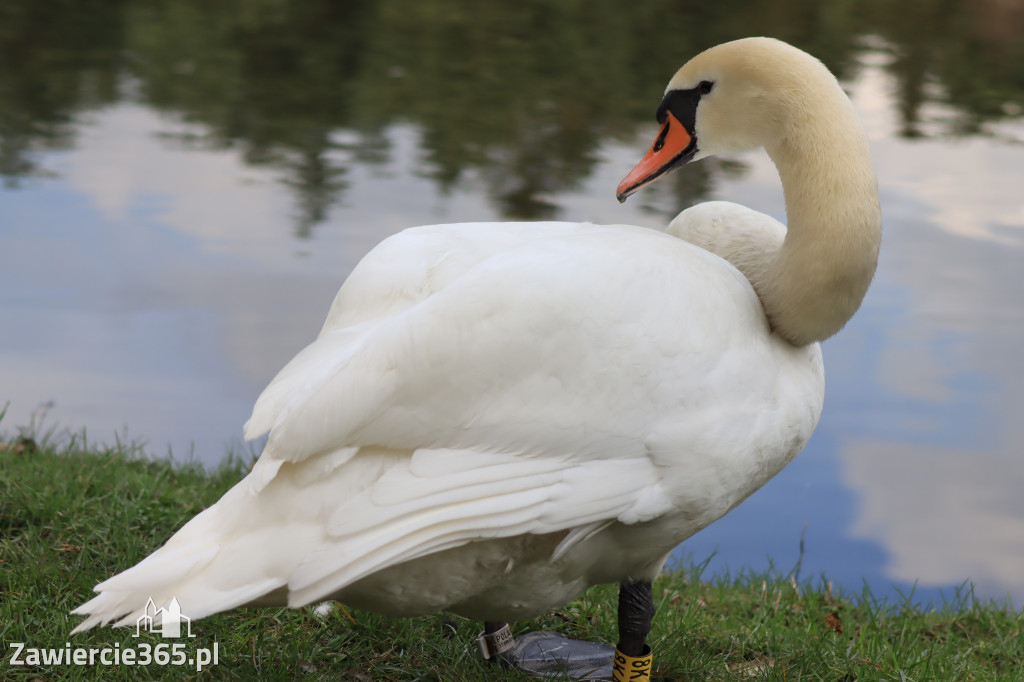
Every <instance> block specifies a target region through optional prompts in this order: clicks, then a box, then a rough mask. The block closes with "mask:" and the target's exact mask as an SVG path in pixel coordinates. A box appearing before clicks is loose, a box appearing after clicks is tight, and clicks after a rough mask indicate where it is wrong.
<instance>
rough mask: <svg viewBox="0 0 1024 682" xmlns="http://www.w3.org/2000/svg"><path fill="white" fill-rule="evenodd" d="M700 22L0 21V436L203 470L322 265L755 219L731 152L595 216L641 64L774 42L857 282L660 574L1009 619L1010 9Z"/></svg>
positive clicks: (703, 16)
mask: <svg viewBox="0 0 1024 682" xmlns="http://www.w3.org/2000/svg"><path fill="white" fill-rule="evenodd" d="M712 4H713V5H714V7H709V6H708V5H707V3H687V2H671V3H670V2H651V3H645V4H644V5H643V7H642V8H641V7H638V6H637V5H636V3H630V5H632V6H627V5H620V4H616V3H594V2H588V3H563V2H559V3H555V2H553V1H552V2H541V1H538V2H535V3H522V2H496V3H491V4H489V5H487V6H486V7H484V6H481V7H480V8H479V9H478V10H474V11H473V12H469V11H468V10H458V9H453V8H451V7H449V6H448V4H446V3H442V2H429V1H421V2H408V1H406V2H399V1H394V2H379V3H370V2H363V3H360V2H351V3H332V2H328V1H327V0H323V1H321V2H311V3H305V4H304V5H303V8H302V9H301V10H300V9H295V8H294V7H292V6H291V5H290V4H287V3H283V2H280V3H279V2H274V1H273V0H270V1H267V2H263V3H259V4H257V5H253V4H252V3H241V2H234V1H227V2H223V3H208V2H199V1H198V0H182V1H175V2H171V1H170V0H166V1H159V0H150V1H145V2H144V1H142V0H140V1H138V2H135V1H132V0H123V1H121V2H115V1H109V2H100V1H99V0H88V1H83V2H81V3H77V4H76V5H74V7H73V8H69V6H66V5H65V4H61V5H60V6H59V11H58V7H57V4H56V0H32V1H31V2H29V1H27V0H26V1H21V2H18V1H13V0H12V1H11V2H8V3H6V4H5V9H4V10H2V13H3V21H0V26H2V27H3V28H2V29H0V49H2V50H3V54H4V55H5V57H4V59H0V176H2V178H3V186H2V188H0V320H2V322H0V332H2V333H0V405H2V404H3V403H8V408H7V413H6V415H5V417H4V419H3V421H2V423H0V427H2V428H3V430H4V431H6V432H7V433H14V432H16V431H18V430H19V429H22V428H29V427H30V426H32V425H34V426H35V427H36V428H37V429H39V428H41V429H42V430H43V431H45V430H46V428H47V427H48V425H58V426H59V428H60V430H61V431H60V432H58V433H57V434H55V436H54V437H57V438H60V437H62V436H61V435H60V434H61V433H65V432H71V433H81V431H82V430H84V431H85V432H86V434H87V436H88V438H89V439H90V440H98V441H106V442H113V441H114V440H115V439H117V440H122V441H133V440H144V441H145V442H146V449H147V451H148V452H149V453H151V454H152V455H153V456H166V454H167V453H168V452H169V451H170V452H172V453H173V454H174V456H175V457H179V458H184V457H188V456H192V457H195V458H197V459H199V460H201V461H203V462H205V463H208V464H214V463H216V462H218V461H219V460H221V459H222V458H223V457H225V456H226V454H227V453H228V452H229V451H230V450H231V449H236V450H237V449H239V448H241V447H243V446H241V437H240V434H241V425H242V423H243V422H244V421H245V420H246V419H247V417H248V413H249V410H250V409H251V407H252V404H253V402H254V401H255V399H256V397H257V395H258V394H259V392H260V390H261V389H262V388H263V386H264V385H265V384H266V383H267V382H268V381H269V380H270V378H271V377H272V376H273V375H274V373H275V372H276V371H277V370H278V369H279V368H280V367H281V366H282V365H283V364H284V363H285V362H286V361H287V360H288V359H289V358H290V357H291V356H292V355H294V354H295V353H296V352H297V351H298V350H299V349H300V348H302V347H303V346H304V345H305V344H306V343H308V342H309V341H310V340H311V339H312V338H313V337H314V336H315V335H316V333H317V332H318V331H319V328H320V324H321V323H322V320H323V316H324V315H325V313H326V310H327V307H328V305H329V304H330V301H331V299H332V297H333V295H334V293H335V291H336V290H337V288H338V287H339V286H340V284H341V282H342V281H343V280H344V278H345V277H346V275H347V274H348V272H349V271H350V270H351V268H352V267H353V265H354V264H355V263H356V262H357V261H358V260H359V259H360V258H361V257H362V255H363V254H365V253H366V252H367V251H368V250H369V249H370V248H371V247H372V246H373V245H374V244H376V243H377V242H378V241H380V240H381V239H383V238H384V237H386V236H388V235H390V234H393V233H395V232H397V231H399V230H401V229H403V228H405V227H408V226H411V225H416V224H423V223H434V222H455V221H462V220H473V221H476V220H507V219H538V218H545V219H546V218H557V219H566V220H590V221H594V222H617V223H618V222H622V223H634V224H641V225H649V226H652V227H660V226H663V225H665V224H666V223H667V221H668V220H669V219H670V218H671V217H672V216H673V215H675V213H677V212H678V211H679V210H681V209H682V208H685V207H686V206H688V205H690V204H692V203H694V202H696V201H700V200H704V199H729V200H732V201H737V202H740V203H744V204H747V205H749V206H752V207H754V208H757V209H759V210H761V211H765V212H767V213H770V214H772V215H775V216H777V217H779V218H780V219H781V218H784V210H783V203H782V194H781V190H780V187H779V184H778V179H777V177H776V175H775V171H774V168H773V167H772V165H771V163H770V161H768V159H767V157H766V156H765V155H764V154H763V153H751V154H745V155H740V156H736V157H733V158H727V159H713V160H708V161H704V162H701V163H699V164H695V165H693V166H691V167H687V168H686V169H684V171H683V172H680V173H678V174H676V175H675V176H672V177H671V178H670V179H668V180H666V181H665V182H663V183H661V184H659V185H655V186H653V187H651V188H650V189H649V190H647V191H645V192H643V193H641V194H640V195H637V196H636V197H634V198H632V199H631V200H630V201H629V202H627V203H626V204H624V205H621V206H620V205H619V204H618V203H617V202H616V201H615V198H614V190H615V186H616V185H617V183H618V181H619V180H620V179H621V178H622V176H623V175H624V174H625V173H626V172H627V171H628V170H629V169H630V168H631V167H632V166H633V164H634V163H635V162H636V161H637V160H638V159H639V157H640V155H642V153H643V152H644V151H645V150H646V147H647V145H649V143H650V139H652V136H653V134H654V130H655V126H654V122H653V114H654V110H655V108H656V107H657V104H658V102H659V99H660V96H661V92H662V89H663V87H664V83H665V82H666V81H667V79H668V78H669V77H670V76H671V74H672V73H673V72H674V70H675V69H676V68H677V67H678V66H679V65H680V64H682V62H684V61H685V60H686V59H687V58H688V57H689V56H692V55H693V54H695V53H696V52H698V51H699V50H700V49H703V48H704V47H707V46H709V45H711V44H714V43H718V42H722V41H724V40H728V39H732V38H736V37H740V36H743V35H753V34H765V35H774V36H776V37H779V38H782V39H785V40H788V41H790V42H792V43H794V44H796V45H797V46H799V47H802V48H804V49H807V50H808V51H811V52H812V53H814V54H816V55H817V56H819V57H820V58H822V59H823V60H824V61H825V62H826V64H828V65H829V66H830V68H832V69H833V71H835V72H836V73H837V74H838V75H840V77H841V80H842V81H843V83H844V86H846V87H847V89H848V91H849V92H850V94H851V96H852V98H853V101H854V103H855V105H856V108H857V109H858V111H859V112H860V114H861V116H862V118H863V120H864V123H865V126H866V128H867V131H868V133H869V136H870V139H871V144H872V148H873V151H874V154H875V160H876V164H877V166H878V171H879V181H880V187H881V198H882V205H883V211H884V215H885V237H884V244H883V250H882V257H881V264H880V267H879V271H878V274H877V276H876V280H875V282H874V285H873V287H872V289H871V291H870V292H869V294H868V296H867V299H866V300H865V303H864V306H863V308H862V309H861V311H860V312H859V313H858V315H857V316H856V317H855V318H854V320H853V321H852V322H851V323H850V324H849V325H848V326H847V327H846V329H845V330H844V331H843V332H842V333H841V334H839V335H838V336H837V337H835V338H834V339H832V340H829V341H828V342H826V343H825V344H824V353H825V361H826V368H827V376H828V379H827V384H828V391H827V398H826V404H825V410H824V414H823V416H822V419H821V422H820V425H819V427H818V429H817V431H816V433H815V435H814V437H813V439H812V440H811V442H810V444H809V445H808V446H807V448H806V450H805V451H804V453H803V454H801V456H800V457H798V458H797V460H796V461H795V462H794V463H793V464H792V465H791V466H790V467H789V468H787V469H786V470H785V471H783V473H782V474H780V475H779V476H778V477H777V478H776V479H774V480H773V481H772V482H770V483H769V484H768V485H767V486H766V487H765V488H764V489H763V490H761V491H760V492H758V493H757V494H756V495H754V496H753V497H752V498H751V499H749V500H748V501H747V502H745V503H744V504H743V505H741V507H739V508H738V509H737V510H736V511H735V512H733V513H732V514H731V515H729V516H728V517H726V518H725V519H723V520H722V521H720V522H718V523H716V524H714V525H713V526H711V527H710V528H708V529H706V530H705V531H703V532H701V533H700V534H698V535H697V536H696V537H694V538H693V539H692V540H691V541H689V542H688V543H686V546H685V551H687V552H689V553H690V555H691V556H692V557H693V558H694V559H697V560H703V559H705V558H708V557H711V559H710V562H709V569H708V570H709V572H720V571H723V570H726V569H728V570H730V571H732V572H738V571H741V570H746V569H750V570H764V569H765V568H767V567H768V566H769V565H772V564H774V566H775V567H776V568H778V569H779V570H780V571H783V572H786V571H789V570H790V569H792V568H793V567H794V566H795V565H796V563H797V559H798V557H800V554H801V550H800V545H801V537H803V559H802V562H801V566H800V570H801V574H800V575H801V578H807V577H811V578H813V577H816V576H819V575H822V574H823V575H825V576H826V577H827V579H829V580H831V581H833V582H834V583H836V584H837V585H838V586H840V587H842V588H844V589H846V590H852V591H858V590H859V589H860V588H861V585H862V584H863V583H866V584H868V585H869V586H870V587H871V590H872V592H873V593H874V594H875V595H876V596H879V597H887V598H891V599H899V595H901V594H908V593H910V591H911V590H914V597H915V599H918V600H922V601H932V602H935V601H938V600H940V599H942V598H943V597H951V596H952V595H953V594H954V591H955V588H956V586H958V585H960V584H962V583H963V582H964V581H967V580H970V581H973V583H974V585H975V591H976V594H977V595H979V596H982V597H985V598H995V599H1002V598H1005V597H1010V598H1012V599H1013V600H1014V603H1015V604H1016V605H1018V606H1019V605H1020V604H1021V603H1022V601H1024V496H1022V495H1021V494H1020V490H1021V489H1022V488H1024V457H1022V446H1021V443H1022V442H1024V418H1022V417H1024V388H1022V387H1024V362H1022V361H1021V349H1022V348H1024V294H1022V287H1021V284H1020V282H1021V280H1022V277H1021V276H1022V275H1024V267H1022V264H1024V192H1022V188H1024V121H1022V119H1021V111H1022V106H1024V10H1021V9H1020V6H1019V3H1018V4H1014V3H1006V2H1000V1H999V0H986V1H984V2H968V1H967V0H962V1H961V2H952V3H950V2H942V3H940V2H937V1H935V2H928V1H927V0H925V1H922V2H918V3H913V7H907V6H906V4H905V3H900V2H895V1H894V2H886V1H884V0H876V1H874V2H857V1H851V2H843V3H817V2H811V1H810V0H807V1H792V2H772V3H762V4H760V5H755V6H754V7H753V8H751V7H750V4H749V3H746V4H744V5H743V7H744V9H742V10H741V9H740V4H739V3H735V2H718V3H712ZM51 5H52V6H51ZM43 413H46V414H45V418H44V419H43V421H42V426H41V427H40V417H41V416H42V415H43ZM64 437H66V436H64Z"/></svg>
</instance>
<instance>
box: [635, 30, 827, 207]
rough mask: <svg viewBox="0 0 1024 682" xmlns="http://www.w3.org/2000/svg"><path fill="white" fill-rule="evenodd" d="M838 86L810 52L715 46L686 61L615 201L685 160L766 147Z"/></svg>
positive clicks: (758, 45)
mask: <svg viewBox="0 0 1024 682" xmlns="http://www.w3.org/2000/svg"><path fill="white" fill-rule="evenodd" d="M838 87H839V86H838V84H837V83H836V80H835V78H834V77H833V76H832V74H831V73H830V72H829V71H828V69H827V68H826V67H825V66H824V65H823V64H822V63H821V62H819V61H818V60H817V59H815V58H814V57H812V56H811V55H809V54H807V53H806V52H803V51H801V50H798V49H797V48H795V47H793V46H791V45H788V44H786V43H784V42H782V41H779V40H775V39H773V38H744V39H742V40H735V41H732V42H729V43H723V44H722V45H717V46H715V47H712V48H710V49H708V50H705V51H704V52H701V53H700V54H699V55H697V56H696V57H694V58H693V59H691V60H690V61H689V62H687V63H686V64H685V65H684V66H683V68H681V69H679V71H678V72H676V75H675V76H673V77H672V80H671V81H669V84H668V87H667V88H666V89H665V96H664V98H663V99H662V100H661V105H660V106H659V107H658V111H657V119H658V123H659V124H661V129H660V130H659V131H658V136H657V138H655V140H654V144H653V145H651V149H650V151H648V152H647V155H646V156H644V158H643V160H641V161H640V163H639V164H637V166H636V168H634V169H633V170H632V171H630V173H629V175H627V176H626V178H625V179H624V180H623V181H622V182H621V183H620V184H619V187H618V189H617V190H616V195H617V196H618V199H619V201H625V200H626V197H628V196H629V195H630V194H633V193H634V192H636V191H637V190H639V189H640V188H641V187H643V186H644V185H647V184H648V183H651V182H653V181H655V180H657V179H658V178H660V177H662V176H664V175H666V174H668V173H669V172H671V171H672V170H674V169H676V168H678V167H679V166H682V165H683V164H685V163H689V162H690V161H695V160H697V159H702V158H704V157H706V156H711V155H712V154H718V153H722V152H739V151H745V150H747V149H753V148H756V147H766V148H768V149H769V152H770V151H771V148H772V146H774V144H777V143H778V142H780V141H781V140H782V139H784V138H785V137H786V135H787V126H788V125H790V124H791V122H792V121H793V120H794V116H795V115H797V114H798V113H799V112H800V111H802V110H805V109H806V108H807V105H808V104H809V102H807V101H806V100H807V98H817V97H818V93H820V92H822V91H831V90H833V89H837V88H838Z"/></svg>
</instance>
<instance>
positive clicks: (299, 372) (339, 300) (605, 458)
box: [73, 38, 881, 679]
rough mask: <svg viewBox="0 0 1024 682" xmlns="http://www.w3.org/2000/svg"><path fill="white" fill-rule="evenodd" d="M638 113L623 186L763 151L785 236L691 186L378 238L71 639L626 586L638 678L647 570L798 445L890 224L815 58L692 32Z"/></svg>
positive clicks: (484, 612)
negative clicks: (238, 439) (214, 619)
mask: <svg viewBox="0 0 1024 682" xmlns="http://www.w3.org/2000/svg"><path fill="white" fill-rule="evenodd" d="M657 120H658V123H659V124H660V130H659V132H658V135H657V138H656V140H655V142H654V143H653V145H652V146H651V148H650V150H649V151H648V152H647V154H646V155H645V156H644V157H643V160H642V161H641V162H640V163H639V164H638V165H637V166H636V168H634V169H633V170H632V171H631V172H630V173H629V174H628V175H627V176H626V178H625V179H624V180H623V181H622V184H620V185H619V186H618V188H617V196H618V198H619V200H620V201H624V200H625V199H626V197H628V196H629V195H630V194H632V193H634V192H636V191H637V190H639V189H640V188H642V187H644V186H645V185H647V184H649V183H650V182H653V181H655V180H656V179H658V178H660V177H662V176H663V175H665V174H666V173H668V172H670V171H671V170H673V169H674V168H676V167H678V166H680V165H682V164H684V163H689V162H691V161H694V160H697V159H701V158H704V157H706V156H710V155H712V154H717V153H723V152H737V151H741V150H746V149H752V148H756V147H763V148H764V149H765V150H767V152H768V154H769V156H770V157H771V159H772V160H773V161H774V163H775V165H776V167H777V169H778V172H779V175H780V178H781V181H782V185H783V190H784V193H785V203H786V215H787V219H788V226H784V225H783V224H781V223H779V222H778V221H776V220H774V219H772V218H770V217H768V216H766V215H763V214H761V213H758V212H755V211H753V210H751V209H748V208H745V207H742V206H739V205H736V204H730V203H726V202H708V203H704V204H699V205H697V206H694V207H692V208H690V209H688V210H686V211H684V212H683V213H681V214H680V215H679V216H678V217H677V218H676V219H675V220H673V221H672V222H671V224H670V225H669V227H668V229H667V231H666V232H660V231H657V230H653V229H649V228H644V227H637V226H630V225H603V226H602V225H592V224H585V223H582V224H580V223H567V222H538V223H490V224H488V223H468V224H453V225H432V226H424V227H417V228H412V229H409V230H406V231H404V232H402V233H400V234H398V235H396V236H393V237H390V238H388V239H386V240H385V241H383V242H382V243H381V244H379V245H378V246H377V247H376V248H374V249H373V250H372V251H371V252H370V253H369V254H368V255H367V256H366V257H365V258H364V259H363V260H362V261H361V262H360V263H359V264H358V265H357V266H356V268H355V269H354V270H353V272H352V273H351V275H350V277H349V278H348V279H347V281H346V282H345V283H344V285H343V286H342V287H341V290H340V291H339V292H338V294H337V297H336V298H335V300H334V302H333V304H332V306H331V308H330V310H329V312H328V314H327V319H326V321H325V323H324V326H323V329H322V330H321V332H320V334H319V336H318V337H317V338H316V340H315V341H313V342H312V343H311V344H310V345H309V346H308V347H306V348H305V349H304V350H302V351H301V352H300V353H299V354H298V355H297V356H296V357H295V358H294V359H293V360H291V362H289V363H288V364H287V365H286V366H285V367H284V368H283V369H282V370H281V371H280V373H278V374H277V376H276V377H275V378H274V379H273V380H272V381H271V383H270V384H269V386H268V387H267V388H266V389H265V390H264V391H263V393H262V394H261V395H260V397H259V399H258V400H257V402H256V404H255V407H254V409H253V412H252V417H251V418H250V419H249V421H248V422H247V423H246V425H245V435H246V437H247V438H249V439H252V438H256V437H258V436H261V435H263V434H267V433H269V437H268V440H267V443H266V446H265V448H264V450H263V452H262V454H261V456H260V458H259V459H258V460H257V462H256V463H255V465H254V467H253V469H252V471H251V472H250V473H249V474H248V475H247V476H246V477H245V478H244V479H243V480H242V481H241V482H239V483H238V484H237V485H236V486H235V487H234V488H232V489H231V490H229V491H228V492H227V493H226V494H225V495H224V496H223V497H222V498H221V499H220V501H218V502H217V503H216V504H214V505H213V506H211V507H210V508H208V509H206V510H205V511H203V512H202V513H200V514H199V515H197V516H196V517H195V518H193V519H192V520H191V521H189V522H188V523H187V524H185V526H184V527H182V528H181V529H180V530H179V531H178V532H177V533H176V534H175V535H174V536H173V537H171V538H170V539H169V540H168V541H167V543H166V544H165V545H163V547H161V548H160V549H158V550H157V551H155V552H154V553H153V554H151V555H150V556H149V557H147V558H145V559H144V560H143V561H141V562H140V563H138V564H137V565H136V566H134V567H132V568H129V569H127V570H125V571H124V572H122V573H120V574H118V575H115V576H114V577H112V578H110V579H108V580H106V581H105V582H102V583H100V584H99V585H97V586H96V588H95V589H96V592H97V593H98V594H97V595H96V596H95V597H94V598H92V599H91V600H90V601H88V602H87V603H85V604H84V605H82V606H80V607H78V608H77V609H75V610H74V611H73V613H75V614H80V615H85V616H87V618H86V619H85V620H84V621H82V622H81V623H80V624H79V625H78V626H77V627H76V628H75V630H74V632H80V631H82V630H86V629H88V628H91V627H94V626H97V625H101V624H112V625H114V626H127V625H133V624H135V622H136V619H137V618H139V617H140V616H141V615H143V613H144V611H143V609H144V607H145V605H146V603H147V600H148V599H149V598H152V599H153V600H154V603H155V604H156V605H157V606H162V605H166V604H168V603H170V601H171V600H172V599H174V598H176V599H177V600H178V602H179V604H180V609H181V612H182V613H185V614H188V615H189V616H191V617H192V618H193V619H196V618H201V617H204V616H207V615H210V614H213V613H216V612H219V611H223V610H226V609H232V608H236V607H242V606H253V605H256V606H259V605H285V604H286V605H288V606H291V607H301V606H304V605H307V604H311V603H314V602H318V601H322V600H325V599H334V600H339V601H341V602H343V603H345V604H349V605H351V606H354V607H357V608H365V609H370V610H373V611H377V612H380V613H384V614H391V615H395V616H415V615H421V614H429V613H433V612H437V611H440V610H447V611H450V612H454V613H457V614H461V615H464V616H466V617H469V618H472V619H476V620H480V621H484V622H485V636H484V637H483V639H482V640H481V642H482V644H481V646H482V647H483V649H484V651H485V655H486V654H487V652H488V651H490V652H491V653H495V652H500V651H501V650H502V649H503V648H504V647H505V646H507V645H508V642H509V641H510V640H511V638H510V637H509V636H508V628H507V625H505V624H506V623H508V622H511V621H515V620H520V619H524V618H530V617H534V616H537V615H539V614H543V613H545V612H548V611H550V610H553V609H555V608H558V607H560V606H562V605H563V604H565V603H566V602H568V601H570V600H571V599H573V598H575V597H577V596H578V595H580V594H581V593H582V592H583V591H585V590H586V589H587V588H589V587H590V586H592V585H596V584H601V583H619V584H620V585H621V591H620V613H619V620H620V635H619V637H620V640H619V644H618V647H617V648H618V653H617V654H616V657H617V658H618V657H621V658H620V659H618V660H619V663H620V664H623V665H629V666H633V667H635V668H636V669H637V670H639V669H645V670H647V671H649V669H650V659H649V657H648V656H649V653H650V650H649V647H648V646H647V644H646V637H647V634H648V632H649V630H650V625H651V619H652V617H653V612H654V606H653V602H652V600H651V588H650V583H651V581H652V580H654V578H655V576H656V575H657V574H658V573H659V572H660V570H661V568H662V566H663V564H664V562H665V561H666V559H667V557H668V556H669V555H670V553H671V552H672V551H673V549H675V548H676V547H677V546H678V545H679V544H680V543H681V542H682V541H683V540H685V539H686V538H688V537H690V536H691V535H692V534H694V533H695V532H697V531H698V530H700V529H702V528H704V527H705V526H707V525H708V524H710V523H712V522H713V521H715V520H716V519H718V518H719V517H721V516H722V515H724V514H726V513H727V512H729V510H731V509H733V508H734V507H735V506H736V505H737V504H739V503H740V502H741V501H742V500H744V499H745V498H746V497H748V496H749V495H750V494H751V493H753V492H754V491H755V490H757V489H758V488H759V487H761V486H762V485H763V484H764V483H765V482H766V481H767V480H768V479H770V478H771V477H772V476H773V475H775V474H776V473H777V472H778V471H779V470H781V469H782V468H783V467H784V466H785V465H786V464H787V463H789V462H790V460H792V459H793V457H794V456H795V455H796V454H797V453H798V452H799V451H800V449H801V448H802V447H803V445H804V444H805V443H806V442H807V439H808V438H809V437H810V435H811V432H812V430H813V429H814V427H815V425H816V423H817V421H818V416H819V414H820V412H821V408H822V401H823V396H824V369H823V365H822V358H821V350H820V347H819V345H818V343H817V342H818V341H821V340H823V339H825V338H828V337H829V336H831V335H833V334H835V333H836V332H837V331H839V329H840V328H842V327H843V325H844V324H845V323H846V321H847V320H849V319H850V317H851V316H852V315H853V314H854V313H855V312H856V310H857V308H858V307H859V305H860V303H861V300H862V299H863V297H864V295H865V292H866V291H867V288H868V286H869V284H870V282H871V279H872V277H873V274H874V271H875V267H876V263H877V258H878V249H879V244H880V240H881V213H880V209H879V202H878V193H877V182H876V179H875V174H874V169H873V164H872V161H871V155H870V152H869V149H868V144H867V141H866V138H865V135H864V133H863V131H862V128H861V126H860V123H859V121H858V119H857V116H856V115H855V113H854V109H853V106H852V104H851V103H850V101H849V99H848V98H847V97H846V95H845V94H844V92H843V90H842V89H841V88H840V86H839V84H838V83H837V81H836V79H835V77H834V76H833V75H832V74H831V73H830V72H829V71H828V69H827V68H826V67H825V66H824V65H823V64H822V63H821V62H819V61H818V60H817V59H815V58H813V57H811V56H810V55H808V54H806V53H805V52H803V51H801V50H799V49H797V48H794V47H792V46H790V45H787V44H786V43H783V42H780V41H778V40H774V39H770V38H747V39H743V40H737V41H733V42H729V43H725V44H722V45H718V46H716V47H712V48H710V49H708V50H706V51H704V52H702V53H700V54H699V55H697V56H696V57H694V58H693V59H691V60H690V61H689V62H687V63H686V64H685V65H684V66H683V67H682V68H681V69H680V70H679V71H678V72H677V73H676V74H675V76H674V77H673V78H672V79H671V81H670V82H669V84H668V87H667V89H666V90H665V94H664V97H663V99H662V101H661V104H660V106H659V107H658V109H657ZM645 657H648V658H645ZM623 662H625V663H623ZM620 667H621V665H620ZM616 674H621V671H619V672H617V673H616ZM616 679H618V678H616ZM622 679H625V678H624V677H623V678H622Z"/></svg>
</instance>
